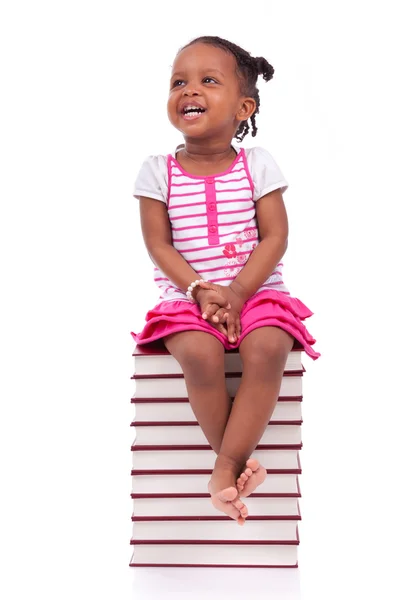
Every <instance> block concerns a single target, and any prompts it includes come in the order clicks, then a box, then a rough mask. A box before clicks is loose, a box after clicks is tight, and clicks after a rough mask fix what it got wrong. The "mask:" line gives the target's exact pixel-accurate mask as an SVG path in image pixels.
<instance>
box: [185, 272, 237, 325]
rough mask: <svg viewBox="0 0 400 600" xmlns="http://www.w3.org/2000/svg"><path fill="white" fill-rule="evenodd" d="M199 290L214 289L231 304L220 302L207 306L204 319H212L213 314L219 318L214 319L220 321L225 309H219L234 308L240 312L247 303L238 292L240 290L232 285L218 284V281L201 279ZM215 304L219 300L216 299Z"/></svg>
mask: <svg viewBox="0 0 400 600" xmlns="http://www.w3.org/2000/svg"><path fill="white" fill-rule="evenodd" d="M197 290H198V293H202V292H201V290H209V291H211V290H214V291H215V292H216V293H218V294H219V295H220V296H221V297H222V298H224V299H225V300H227V301H228V303H229V305H230V306H227V305H226V304H220V305H219V306H215V305H211V306H209V307H206V308H205V310H202V312H203V314H202V316H203V319H211V317H212V316H213V315H215V316H217V318H218V319H217V320H214V322H218V321H219V319H220V318H221V317H222V316H223V314H224V313H223V310H219V309H223V308H233V309H234V310H236V311H237V312H238V313H239V314H240V313H241V311H242V308H243V305H244V303H245V300H244V299H243V298H242V297H241V296H240V295H239V294H238V292H236V291H235V290H233V289H232V288H231V286H226V285H218V284H217V283H211V281H203V280H201V281H200V283H199V286H198V287H197ZM215 304H218V301H216V302H215ZM217 313H218V314H217Z"/></svg>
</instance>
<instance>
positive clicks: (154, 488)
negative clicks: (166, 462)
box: [131, 471, 301, 498]
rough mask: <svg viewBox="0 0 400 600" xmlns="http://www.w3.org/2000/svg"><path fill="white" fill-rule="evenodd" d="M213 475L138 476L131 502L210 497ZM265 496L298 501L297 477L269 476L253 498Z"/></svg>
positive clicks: (292, 475)
mask: <svg viewBox="0 0 400 600" xmlns="http://www.w3.org/2000/svg"><path fill="white" fill-rule="evenodd" d="M209 481H210V475H198V474H197V475H192V474H190V473H186V472H185V471H183V472H182V473H181V474H178V475H165V474H162V475H161V474H160V475H157V476H154V475H153V474H150V475H148V474H147V475H136V476H135V477H132V488H131V498H135V497H138V498H140V497H141V496H150V497H151V496H155V497H159V496H165V497H168V496H169V497H171V498H174V497H175V496H185V495H191V494H204V493H207V495H208V490H207V485H208V482H209ZM259 495H265V496H269V497H275V496H279V497H285V496H292V497H296V498H299V497H300V495H301V493H300V485H299V479H298V475H295V474H293V473H268V474H267V477H266V478H265V480H264V481H263V483H262V484H261V485H259V486H258V488H257V490H256V491H255V492H254V493H253V494H252V496H256V497H257V496H259Z"/></svg>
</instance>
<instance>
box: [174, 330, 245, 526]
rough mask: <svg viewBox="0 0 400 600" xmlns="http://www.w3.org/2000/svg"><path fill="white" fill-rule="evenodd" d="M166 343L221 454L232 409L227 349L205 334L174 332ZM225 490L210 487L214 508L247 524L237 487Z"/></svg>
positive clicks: (206, 432)
mask: <svg viewBox="0 0 400 600" xmlns="http://www.w3.org/2000/svg"><path fill="white" fill-rule="evenodd" d="M164 343H165V346H166V347H167V349H168V351H169V352H170V353H171V354H172V356H174V357H175V358H176V360H177V361H178V362H179V364H180V365H181V367H182V371H183V374H184V377H185V383H186V387H187V390H188V396H189V401H190V405H191V407H192V409H193V412H194V414H195V416H196V419H197V421H198V423H199V425H200V427H201V428H202V430H203V432H204V435H205V436H206V438H207V440H208V441H209V443H210V445H211V447H212V448H213V450H214V452H215V453H217V454H218V452H219V451H220V447H221V442H222V438H223V436H224V431H225V426H226V423H227V421H228V418H229V414H230V411H231V408H232V402H231V399H230V397H229V395H228V391H227V389H226V382H225V364H224V356H225V349H224V347H223V345H222V344H221V342H220V341H219V340H218V339H217V338H216V337H214V336H213V335H212V334H209V333H205V332H202V331H184V332H180V333H174V334H171V335H169V336H166V337H165V338H164ZM225 488H226V486H225ZM225 488H224V487H218V488H216V487H213V488H210V486H209V487H208V491H209V492H210V495H211V500H212V503H213V505H214V507H215V508H217V509H218V510H221V511H223V512H224V513H225V514H227V515H228V516H230V517H232V518H233V519H236V520H237V521H238V522H239V523H242V522H244V517H246V516H247V509H246V507H245V506H244V504H243V502H241V501H240V500H239V497H238V491H237V489H236V486H228V487H227V489H225Z"/></svg>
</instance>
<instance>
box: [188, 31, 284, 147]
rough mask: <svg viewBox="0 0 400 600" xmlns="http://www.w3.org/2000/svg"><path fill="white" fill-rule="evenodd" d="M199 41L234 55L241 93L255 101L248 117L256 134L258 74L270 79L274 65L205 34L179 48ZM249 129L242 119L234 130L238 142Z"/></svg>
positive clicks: (230, 43) (258, 95) (218, 38)
mask: <svg viewBox="0 0 400 600" xmlns="http://www.w3.org/2000/svg"><path fill="white" fill-rule="evenodd" d="M199 43H200V44H210V45H211V46H215V47H216V48H221V50H225V52H230V53H231V54H233V56H234V57H235V60H236V64H237V74H238V77H239V81H240V89H241V93H242V94H243V95H245V96H250V97H251V98H254V100H255V101H256V109H255V111H254V113H253V114H252V115H251V117H250V121H251V125H252V132H251V135H252V137H254V136H255V135H256V134H257V125H256V114H257V113H258V112H259V108H260V94H259V90H258V88H257V85H256V84H257V79H258V76H259V75H262V76H263V79H264V80H265V81H269V80H270V79H272V77H273V75H274V67H273V66H272V65H270V64H269V62H268V61H267V60H266V59H265V58H263V57H262V56H258V57H253V56H251V55H250V53H249V52H247V51H246V50H243V48H241V47H240V46H237V45H236V44H233V43H232V42H229V41H228V40H224V39H223V38H220V37H217V36H211V35H205V36H201V37H198V38H196V39H194V40H192V41H191V42H189V44H186V46H184V47H183V48H181V50H183V49H184V48H187V47H188V46H192V45H193V44H199ZM249 129H250V126H249V123H248V119H247V120H246V121H242V122H241V123H240V125H239V127H238V128H237V130H236V134H235V138H236V139H237V140H238V141H239V142H242V141H243V138H244V137H245V136H246V135H247V133H248V132H249Z"/></svg>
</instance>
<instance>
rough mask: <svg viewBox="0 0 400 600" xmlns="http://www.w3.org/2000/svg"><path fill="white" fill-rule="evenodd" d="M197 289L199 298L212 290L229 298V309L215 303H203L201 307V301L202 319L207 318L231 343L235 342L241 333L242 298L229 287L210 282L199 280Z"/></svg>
mask: <svg viewBox="0 0 400 600" xmlns="http://www.w3.org/2000/svg"><path fill="white" fill-rule="evenodd" d="M198 290H199V292H198V293H199V294H200V298H199V300H201V299H202V297H203V298H204V292H206V293H207V292H209V291H212V290H213V291H214V292H216V293H219V294H220V295H221V296H222V297H227V298H228V299H229V304H230V305H231V306H232V307H231V308H230V309H227V308H224V307H220V306H219V305H218V304H217V303H213V304H209V305H207V304H205V306H204V307H203V304H204V303H203V304H201V310H202V317H203V319H206V320H208V321H209V322H210V323H211V325H213V326H214V327H215V328H216V329H217V330H218V331H221V332H222V333H224V334H225V335H226V337H227V338H228V339H229V341H230V342H231V343H235V342H236V341H237V339H238V338H239V336H240V333H241V324H240V313H241V310H242V307H243V304H244V301H243V299H242V298H240V296H238V294H237V293H236V292H235V291H234V290H232V289H231V288H230V287H228V286H221V285H217V284H214V283H211V282H206V281H201V283H200V287H199V288H198ZM203 290H204V291H203ZM224 324H226V325H224Z"/></svg>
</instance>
